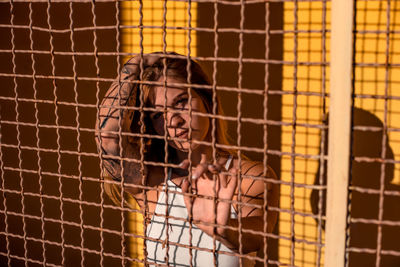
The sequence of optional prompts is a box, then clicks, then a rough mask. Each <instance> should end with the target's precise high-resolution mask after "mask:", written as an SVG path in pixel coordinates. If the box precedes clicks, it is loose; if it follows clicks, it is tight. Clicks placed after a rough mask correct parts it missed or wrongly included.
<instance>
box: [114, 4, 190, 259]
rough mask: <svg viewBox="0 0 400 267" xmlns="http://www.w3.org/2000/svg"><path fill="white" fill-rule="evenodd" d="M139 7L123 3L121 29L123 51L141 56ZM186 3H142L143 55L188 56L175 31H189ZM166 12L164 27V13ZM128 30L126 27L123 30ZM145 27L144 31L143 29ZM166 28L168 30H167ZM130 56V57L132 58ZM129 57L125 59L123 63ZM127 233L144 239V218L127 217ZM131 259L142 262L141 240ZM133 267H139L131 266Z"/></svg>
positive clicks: (134, 242) (184, 39) (184, 35)
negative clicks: (173, 52)
mask: <svg viewBox="0 0 400 267" xmlns="http://www.w3.org/2000/svg"><path fill="white" fill-rule="evenodd" d="M139 8H140V4H139V1H129V2H125V1H124V2H122V4H121V22H122V23H121V24H122V25H123V29H122V51H123V52H126V53H140V52H141V46H140V43H141V40H140V30H139V27H138V26H139V23H140V12H139ZM188 8H189V5H188V3H185V2H174V1H168V2H167V5H166V9H165V8H164V1H157V0H144V1H143V6H142V12H143V22H142V23H143V25H144V26H145V28H144V29H143V40H142V41H143V52H144V53H150V52H156V51H163V49H164V43H165V44H166V47H165V51H175V52H177V53H180V54H184V55H187V53H188V49H187V45H188V43H189V32H188V31H187V30H185V29H176V27H188V26H189V15H188ZM165 10H166V14H165V18H166V23H165V25H164V11H165ZM190 10H191V17H192V21H191V27H196V21H197V12H196V11H197V4H196V3H192V4H191V7H190ZM126 26H129V27H126ZM163 26H166V27H167V30H166V35H165V39H164V37H163V30H162V28H163ZM146 27H147V28H146ZM168 27H171V28H170V29H168ZM190 34H191V45H190V50H191V55H192V56H195V55H196V33H195V31H192V32H191V33H190ZM134 55H135V54H133V55H132V56H134ZM130 57H131V56H126V57H125V58H124V62H125V61H126V60H127V59H129V58H130ZM128 220H129V230H130V232H131V233H133V234H138V235H141V236H142V235H143V218H142V216H141V214H139V213H130V214H129V217H128ZM129 244H130V257H132V258H136V259H143V245H142V244H143V239H140V238H131V239H130V240H129ZM132 266H141V264H139V263H137V262H134V263H133V264H132Z"/></svg>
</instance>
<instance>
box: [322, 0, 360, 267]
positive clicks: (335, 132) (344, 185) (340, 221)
mask: <svg viewBox="0 0 400 267" xmlns="http://www.w3.org/2000/svg"><path fill="white" fill-rule="evenodd" d="M353 8H354V5H353V0H333V1H332V13H331V18H332V22H331V71H330V84H331V87H330V110H329V141H328V149H329V152H328V181H327V215H326V216H327V222H326V232H325V235H326V250H325V264H326V266H327V267H333V266H337V267H339V266H340V267H342V266H344V265H345V240H346V215H347V195H348V181H349V162H350V126H351V125H350V121H351V103H352V102H351V93H352V58H353V57H352V52H353V51H352V49H353V43H352V41H353V40H352V37H353Z"/></svg>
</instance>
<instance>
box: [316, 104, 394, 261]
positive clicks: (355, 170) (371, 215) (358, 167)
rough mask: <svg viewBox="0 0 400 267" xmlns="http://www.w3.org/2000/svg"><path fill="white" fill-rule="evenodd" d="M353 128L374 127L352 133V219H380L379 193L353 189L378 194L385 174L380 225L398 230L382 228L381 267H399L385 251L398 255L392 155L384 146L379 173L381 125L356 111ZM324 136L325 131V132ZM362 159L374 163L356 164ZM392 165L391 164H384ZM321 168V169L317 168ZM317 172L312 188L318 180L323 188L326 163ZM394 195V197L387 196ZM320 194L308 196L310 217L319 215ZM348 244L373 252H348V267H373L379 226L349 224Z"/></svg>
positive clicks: (326, 137)
mask: <svg viewBox="0 0 400 267" xmlns="http://www.w3.org/2000/svg"><path fill="white" fill-rule="evenodd" d="M353 126H366V127H374V128H375V129H376V130H375V131H370V130H368V131H363V130H362V129H356V130H354V131H353V136H352V138H353V151H352V162H351V187H350V188H354V189H353V190H351V203H350V204H351V207H350V216H351V219H361V218H362V219H367V220H378V218H379V217H378V216H379V203H380V196H379V193H378V194H376V193H373V194H371V193H363V192H360V191H358V190H356V188H363V189H372V190H375V191H377V190H378V191H379V190H380V184H381V182H380V181H381V174H382V173H383V174H384V177H383V178H384V188H385V192H388V193H389V194H384V197H383V221H390V222H395V223H397V226H396V225H395V226H390V225H388V224H386V223H384V224H381V226H382V232H381V233H382V235H381V241H380V243H381V249H382V250H383V251H384V252H383V253H382V254H381V256H380V257H381V259H380V266H381V267H386V266H387V267H389V266H390V267H392V266H400V256H399V255H397V256H396V255H387V252H385V251H396V252H397V253H399V252H400V226H399V223H400V196H399V193H400V186H399V185H394V184H392V183H391V182H392V180H393V178H394V163H393V159H394V155H393V151H392V149H391V148H390V146H389V144H387V145H386V156H385V159H386V163H385V166H384V169H383V171H384V172H383V171H382V163H381V162H379V159H380V158H381V153H382V137H383V131H382V129H383V123H382V122H381V121H380V120H379V119H378V118H377V117H376V116H375V115H373V114H372V113H370V112H368V111H365V110H362V109H358V108H355V109H354V117H353ZM326 132H327V131H326ZM325 140H326V142H325V144H328V142H327V140H328V135H327V134H326V135H325ZM324 150H325V155H327V145H325V149H324ZM360 157H363V158H364V159H368V160H371V159H375V161H373V162H366V161H360V160H355V158H360ZM387 161H392V162H387ZM319 167H321V166H319ZM319 170H320V168H318V172H317V175H316V177H315V181H314V184H315V185H319V184H320V182H319V181H320V179H321V180H322V183H323V184H324V185H326V172H327V162H326V161H325V163H324V170H325V171H324V173H323V175H322V176H321V178H320V171H319ZM390 192H394V194H397V196H396V195H390ZM321 193H322V194H321V195H322V199H321V201H322V215H325V206H326V202H325V200H326V190H325V189H324V190H322V192H321ZM319 198H320V193H319V190H318V189H314V190H313V191H312V193H311V197H310V202H311V208H312V212H313V214H315V215H316V214H318V212H319V210H318V202H319V200H320V199H319ZM321 223H322V228H323V229H325V221H322V222H321ZM349 233H350V240H349V246H348V247H347V248H357V249H372V253H366V252H362V253H360V252H355V251H349V266H350V267H355V266H363V267H365V266H376V265H375V263H376V252H375V251H376V249H377V244H378V224H377V223H376V222H367V223H361V222H351V223H350V232H349Z"/></svg>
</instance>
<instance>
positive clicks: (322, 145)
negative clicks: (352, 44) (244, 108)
mask: <svg viewBox="0 0 400 267" xmlns="http://www.w3.org/2000/svg"><path fill="white" fill-rule="evenodd" d="M326 1H327V0H322V36H321V37H322V42H321V45H322V62H323V64H324V65H323V66H322V77H321V78H322V80H321V82H322V84H321V85H322V88H321V89H322V92H321V93H322V120H323V123H324V125H325V122H326V116H327V114H326V68H327V67H326V65H325V64H326V62H327V59H326V54H327V48H326V32H327V25H326V15H327V5H326ZM326 141H327V140H326V129H325V128H323V129H322V130H321V140H320V154H319V156H320V158H319V166H320V167H319V177H318V181H319V182H318V184H319V185H322V184H323V183H324V176H325V174H326V168H325V160H326V159H325V152H326ZM322 203H323V189H318V219H317V220H318V226H317V231H318V237H317V243H318V247H317V264H316V267H320V266H321V258H322V225H323V221H322V212H323V211H322V207H323V204H322Z"/></svg>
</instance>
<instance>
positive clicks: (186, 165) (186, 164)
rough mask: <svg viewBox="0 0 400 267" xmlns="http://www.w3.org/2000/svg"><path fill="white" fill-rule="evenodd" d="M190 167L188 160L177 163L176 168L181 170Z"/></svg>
mask: <svg viewBox="0 0 400 267" xmlns="http://www.w3.org/2000/svg"><path fill="white" fill-rule="evenodd" d="M189 165H190V161H189V160H188V159H185V160H183V161H182V162H181V163H179V165H178V167H179V168H181V169H185V170H186V169H187V168H188V167H189Z"/></svg>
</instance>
